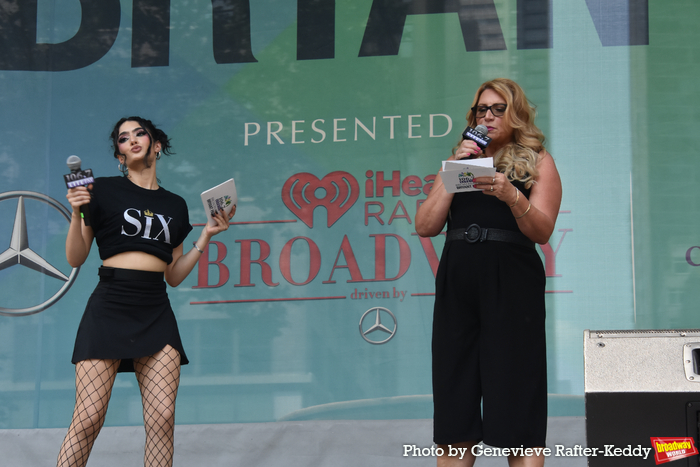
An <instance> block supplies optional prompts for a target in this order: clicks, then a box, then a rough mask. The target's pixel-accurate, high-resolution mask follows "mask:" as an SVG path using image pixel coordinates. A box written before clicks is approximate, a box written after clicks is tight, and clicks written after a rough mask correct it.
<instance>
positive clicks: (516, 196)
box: [508, 187, 520, 208]
mask: <svg viewBox="0 0 700 467" xmlns="http://www.w3.org/2000/svg"><path fill="white" fill-rule="evenodd" d="M514 188H515V203H513V204H509V205H508V207H509V208H512V207H513V206H515V205H516V204H518V201H519V200H520V190H518V188H517V187H514Z"/></svg>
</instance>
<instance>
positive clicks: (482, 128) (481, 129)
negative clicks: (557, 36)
mask: <svg viewBox="0 0 700 467" xmlns="http://www.w3.org/2000/svg"><path fill="white" fill-rule="evenodd" d="M474 130H475V131H478V132H479V133H481V134H482V135H486V134H488V132H489V129H488V128H486V127H485V126H484V125H477V126H476V128H474ZM78 160H80V159H78Z"/></svg>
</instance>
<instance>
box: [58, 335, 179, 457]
mask: <svg viewBox="0 0 700 467" xmlns="http://www.w3.org/2000/svg"><path fill="white" fill-rule="evenodd" d="M119 363H120V360H84V361H82V362H78V363H77V364H76V367H75V387H76V397H75V399H76V400H75V410H74V412H73V419H72V421H71V424H70V427H69V428H68V433H67V434H66V437H65V439H64V440H63V444H62V445H61V450H60V452H59V454H58V463H57V466H58V467H84V466H85V464H86V463H87V461H88V457H89V456H90V451H91V450H92V446H93V444H94V443H95V439H96V438H97V435H98V434H99V432H100V430H101V429H102V425H103V424H104V420H105V414H106V413H107V406H108V404H109V398H110V396H111V394H112V387H113V386H114V380H115V378H116V376H117V369H118V368H119ZM134 370H135V372H136V379H137V381H138V383H139V387H140V388H141V398H142V400H143V419H144V425H145V429H146V449H145V454H144V466H146V467H156V466H157V467H161V466H163V467H171V466H172V464H173V450H174V430H175V398H176V397H177V390H178V386H179V383H180V354H179V353H178V351H177V350H175V349H173V348H172V347H170V346H169V345H168V346H166V347H165V348H164V349H163V350H161V351H160V352H158V353H156V354H154V355H151V356H149V357H142V358H135V359H134Z"/></svg>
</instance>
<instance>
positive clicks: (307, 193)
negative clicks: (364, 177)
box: [282, 171, 360, 228]
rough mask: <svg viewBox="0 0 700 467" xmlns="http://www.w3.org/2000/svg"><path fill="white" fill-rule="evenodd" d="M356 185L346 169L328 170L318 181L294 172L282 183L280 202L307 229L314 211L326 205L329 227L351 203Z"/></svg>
mask: <svg viewBox="0 0 700 467" xmlns="http://www.w3.org/2000/svg"><path fill="white" fill-rule="evenodd" d="M359 193H360V185H359V184H358V183H357V180H356V179H355V177H353V176H352V175H350V174H349V173H348V172H342V171H336V172H331V173H329V174H328V175H326V176H325V177H323V178H322V179H321V180H319V179H318V177H316V176H315V175H313V174H310V173H307V172H302V173H298V174H294V175H292V176H291V177H289V178H288V179H287V181H286V182H284V186H283V187H282V201H283V202H284V205H285V206H287V208H288V209H289V210H290V211H292V213H294V215H295V216H297V217H298V218H299V219H300V220H301V221H302V222H303V223H304V224H306V225H307V226H308V227H309V228H313V226H314V210H315V209H316V208H317V207H319V206H323V207H325V208H326V212H327V221H326V226H327V227H330V226H332V225H333V224H335V223H336V222H337V221H338V219H340V218H341V217H342V216H343V214H345V213H346V212H347V211H348V209H350V208H351V207H352V205H353V204H355V201H357V198H358V197H359Z"/></svg>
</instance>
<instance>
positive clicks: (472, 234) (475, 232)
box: [464, 224, 488, 243]
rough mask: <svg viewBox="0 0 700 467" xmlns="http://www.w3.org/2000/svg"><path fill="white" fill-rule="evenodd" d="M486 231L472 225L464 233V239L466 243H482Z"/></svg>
mask: <svg viewBox="0 0 700 467" xmlns="http://www.w3.org/2000/svg"><path fill="white" fill-rule="evenodd" d="M487 233H488V229H482V228H481V227H479V226H478V225H477V224H472V225H470V226H469V227H467V230H465V231H464V239H465V240H466V241H467V243H476V242H483V241H484V240H486V234H487Z"/></svg>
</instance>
